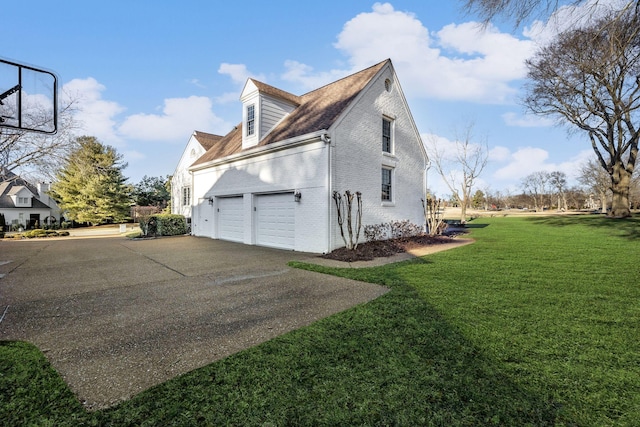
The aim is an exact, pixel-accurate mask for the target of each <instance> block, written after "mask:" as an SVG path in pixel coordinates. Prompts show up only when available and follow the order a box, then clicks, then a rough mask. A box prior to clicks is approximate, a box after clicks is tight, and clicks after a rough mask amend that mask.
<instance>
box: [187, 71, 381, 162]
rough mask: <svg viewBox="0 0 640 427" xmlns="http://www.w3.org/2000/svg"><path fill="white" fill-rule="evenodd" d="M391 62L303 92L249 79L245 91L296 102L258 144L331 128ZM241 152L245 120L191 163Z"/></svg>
mask: <svg viewBox="0 0 640 427" xmlns="http://www.w3.org/2000/svg"><path fill="white" fill-rule="evenodd" d="M390 62H391V60H389V59H387V60H385V61H382V62H380V63H378V64H376V65H373V66H371V67H369V68H366V69H364V70H362V71H360V72H357V73H355V74H352V75H350V76H347V77H344V78H342V79H340V80H337V81H335V82H333V83H330V84H328V85H326V86H323V87H321V88H319V89H316V90H313V91H311V92H308V93H306V94H304V95H302V96H296V95H293V94H290V93H288V92H286V91H283V90H280V89H277V88H274V87H273V86H270V85H267V84H265V83H261V82H259V81H257V80H254V79H249V80H248V81H247V84H245V88H244V89H243V95H246V93H245V91H248V90H250V87H249V85H255V87H256V88H257V89H258V91H261V92H263V93H265V94H268V95H270V96H273V97H277V98H280V99H283V100H286V101H288V102H290V103H292V104H294V105H296V108H295V109H294V110H293V111H292V112H291V113H290V114H289V115H287V116H286V117H285V118H284V119H283V120H282V121H281V122H280V123H278V125H277V126H276V127H275V128H274V129H273V130H272V131H270V132H269V133H268V134H267V135H266V136H265V137H264V138H263V139H262V140H260V142H259V143H258V144H257V146H258V147H260V146H266V145H269V144H273V143H275V142H279V141H284V140H287V139H290V138H294V137H296V136H301V135H306V134H309V133H312V132H315V131H320V130H322V129H329V128H330V127H331V125H333V123H334V122H335V121H336V120H337V119H338V117H339V116H340V115H341V114H342V112H344V111H345V110H346V108H347V107H348V106H349V105H350V104H351V102H352V101H353V100H354V99H355V98H356V97H357V96H358V94H359V93H360V92H361V91H362V90H363V89H364V88H365V86H366V85H367V84H368V83H369V82H370V81H371V79H373V77H374V76H376V74H378V72H379V71H380V70H381V69H382V68H383V67H384V66H385V65H387V64H389V63H390ZM251 89H252V88H251ZM240 152H242V124H239V125H238V126H235V127H234V128H233V130H231V132H229V133H228V134H227V135H225V136H224V137H223V138H222V139H221V140H220V141H218V142H217V143H216V144H215V145H214V146H213V147H211V148H210V149H209V150H208V151H207V152H206V153H205V154H204V155H203V156H202V157H200V158H199V159H198V160H197V161H196V162H195V163H194V164H193V165H192V166H198V165H202V164H204V163H208V162H211V161H214V160H217V159H220V158H223V157H227V156H230V155H233V154H237V153H240Z"/></svg>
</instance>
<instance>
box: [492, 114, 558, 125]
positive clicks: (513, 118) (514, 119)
mask: <svg viewBox="0 0 640 427" xmlns="http://www.w3.org/2000/svg"><path fill="white" fill-rule="evenodd" d="M502 119H503V120H504V122H505V124H506V125H507V126H514V127H549V126H553V125H554V124H555V122H554V121H553V120H551V119H549V118H547V117H540V116H535V115H531V114H525V115H518V114H517V113H514V112H508V113H504V114H503V115H502Z"/></svg>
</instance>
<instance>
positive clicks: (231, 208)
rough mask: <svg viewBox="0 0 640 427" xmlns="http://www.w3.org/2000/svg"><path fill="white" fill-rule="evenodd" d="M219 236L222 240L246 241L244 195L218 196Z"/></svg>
mask: <svg viewBox="0 0 640 427" xmlns="http://www.w3.org/2000/svg"><path fill="white" fill-rule="evenodd" d="M218 236H219V238H220V239H222V240H231V241H233V242H243V241H244V200H243V198H242V197H220V198H218Z"/></svg>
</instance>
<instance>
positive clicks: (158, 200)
mask: <svg viewBox="0 0 640 427" xmlns="http://www.w3.org/2000/svg"><path fill="white" fill-rule="evenodd" d="M168 181H170V177H169V176H167V177H166V178H163V177H155V176H146V175H145V176H143V177H142V180H141V181H140V182H139V183H138V184H136V185H134V187H133V197H134V200H135V202H136V205H138V206H157V207H159V208H163V209H164V208H165V207H166V206H167V204H168V203H169V201H170V200H171V193H170V192H169V188H167V187H168V186H167V182H168Z"/></svg>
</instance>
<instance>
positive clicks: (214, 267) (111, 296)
mask: <svg viewBox="0 0 640 427" xmlns="http://www.w3.org/2000/svg"><path fill="white" fill-rule="evenodd" d="M312 257H313V255H309V254H303V253H297V252H289V251H281V250H275V249H268V248H260V247H255V246H246V245H241V244H235V243H230V242H222V241H217V240H211V239H206V238H197V237H188V236H185V237H172V238H162V239H153V240H137V241H134V240H127V239H124V238H122V237H106V238H99V239H98V238H84V239H39V240H29V241H7V240H4V241H0V316H3V313H4V317H2V321H1V322H0V340H24V341H29V342H32V343H34V344H35V345H37V346H38V347H39V348H40V349H41V350H42V351H43V352H44V353H45V355H46V356H47V358H48V359H49V360H50V361H51V363H52V364H53V366H54V367H55V368H56V369H57V370H58V371H59V372H60V373H61V375H62V376H63V378H64V379H65V381H67V383H68V384H69V385H70V387H71V389H72V390H73V391H74V392H75V393H76V395H77V396H78V398H79V399H80V400H81V401H82V402H83V403H84V404H85V405H86V406H87V407H89V408H100V407H105V406H109V405H113V404H115V403H117V402H119V401H121V400H124V399H128V398H130V397H132V396H133V395H135V394H137V393H139V392H140V391H142V390H145V389H147V388H149V387H151V386H153V385H156V384H159V383H162V382H164V381H166V380H168V379H170V378H172V377H175V376H177V375H180V374H183V373H186V372H188V371H191V370H193V369H196V368H199V367H202V366H205V365H207V364H209V363H211V362H213V361H215V360H218V359H221V358H223V357H226V356H228V355H230V354H233V353H235V352H237V351H240V350H243V349H245V348H248V347H251V346H254V345H256V344H259V343H261V342H264V341H267V340H269V339H271V338H273V337H276V336H278V335H281V334H283V333H286V332H288V331H291V330H294V329H297V328H300V327H302V326H305V325H308V324H310V323H312V322H314V321H316V320H318V319H321V318H323V317H326V316H329V315H331V314H334V313H337V312H340V311H342V310H345V309H347V308H349V307H352V306H354V305H357V304H360V303H364V302H367V301H370V300H371V299H374V298H376V297H378V296H380V295H382V294H384V293H385V292H386V289H385V288H382V287H379V286H375V285H371V284H367V283H361V282H356V281H351V280H346V279H341V278H338V277H333V276H326V275H321V274H317V273H312V272H308V271H302V270H297V269H292V268H289V267H287V265H286V263H287V262H288V261H291V260H295V259H297V260H305V259H311V258H312Z"/></svg>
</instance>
